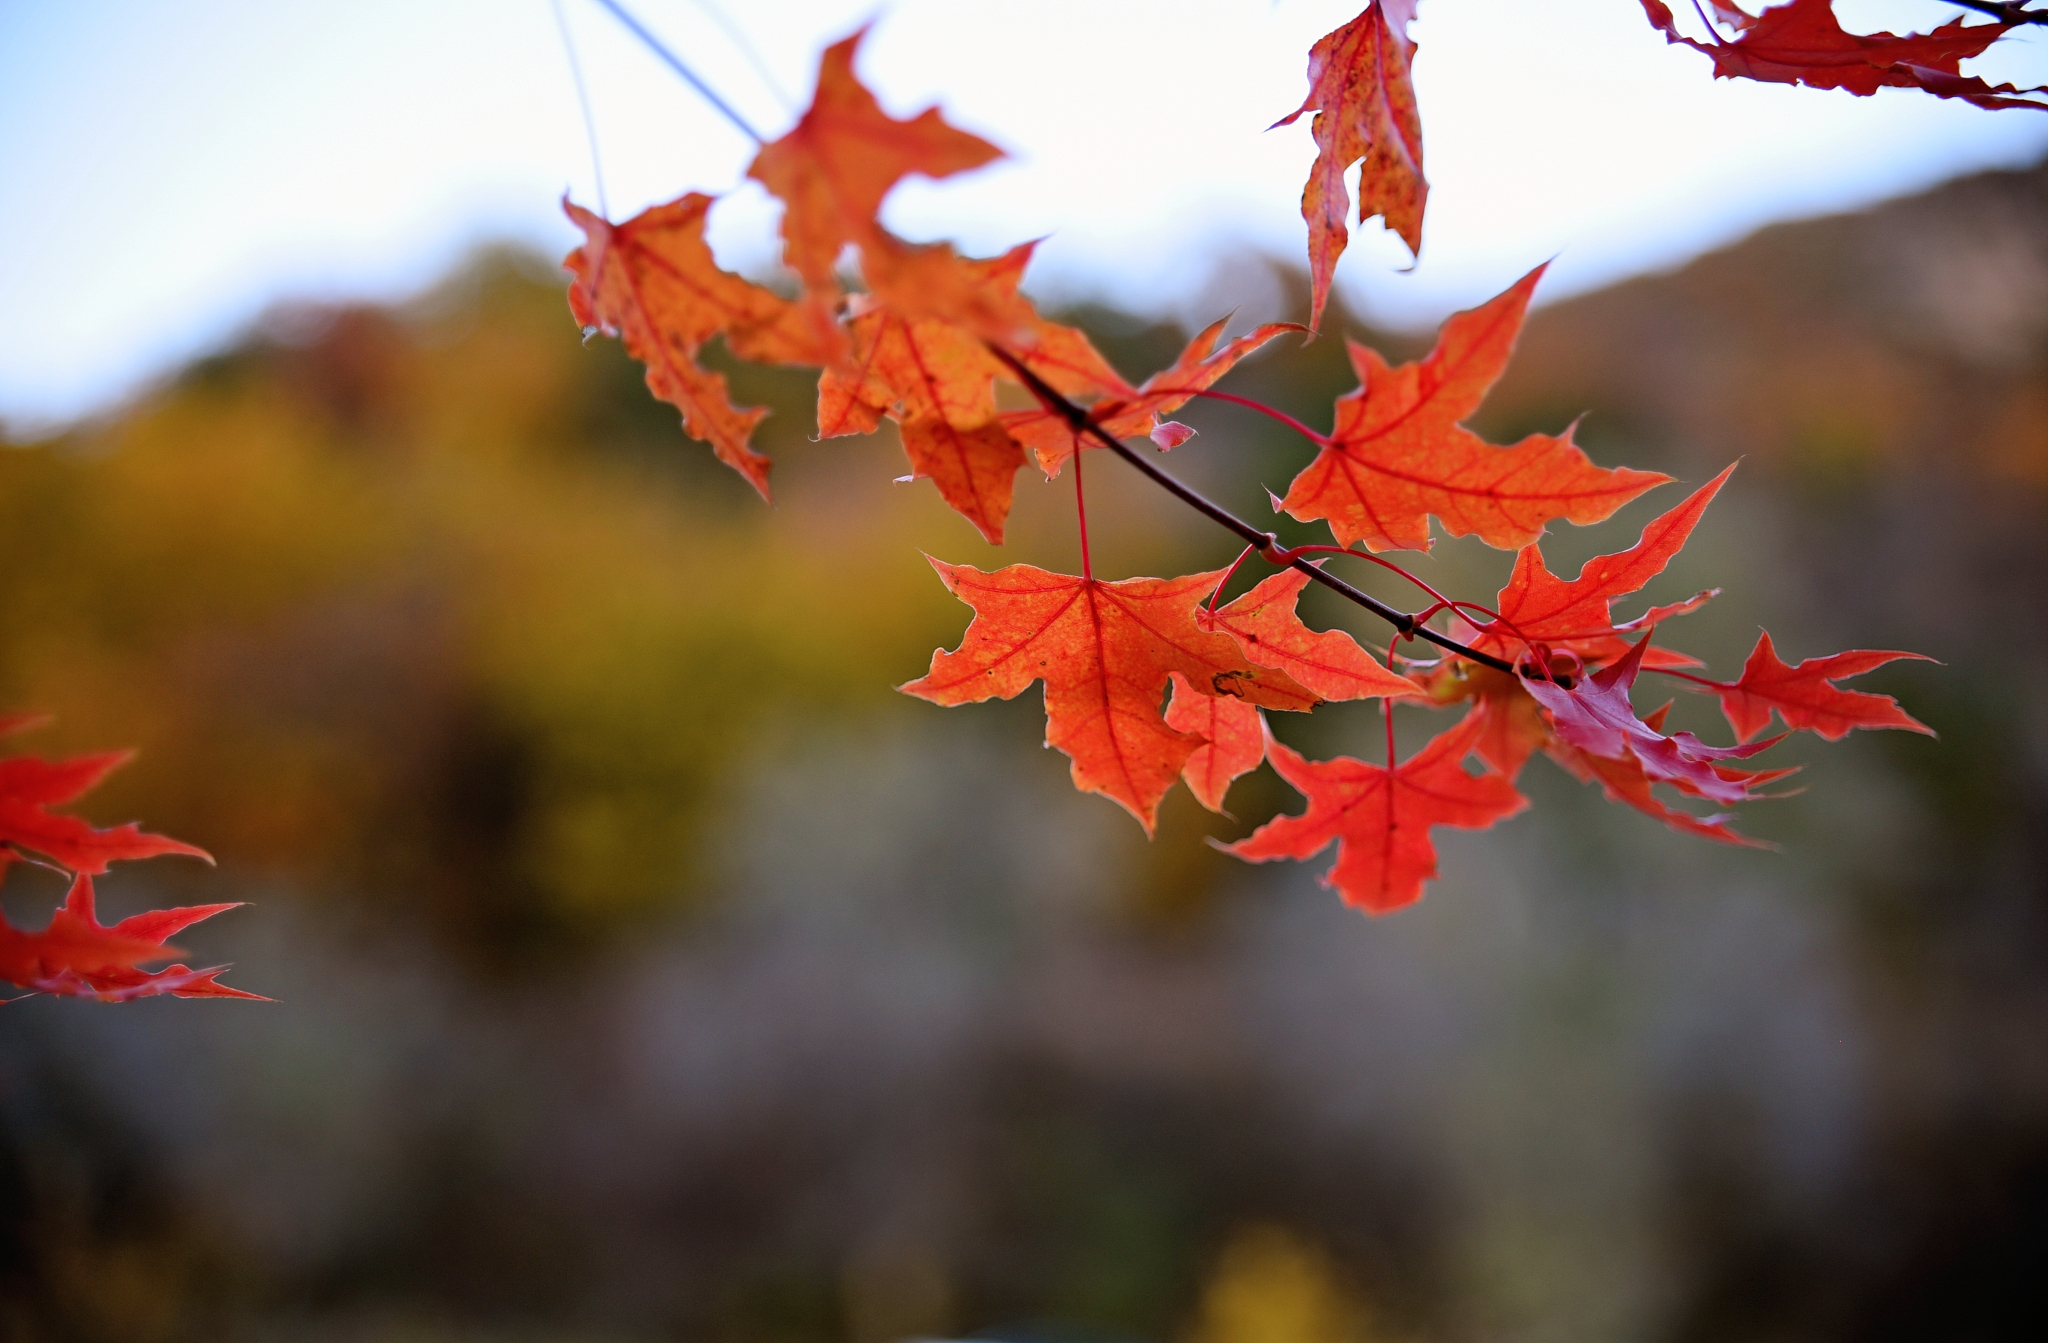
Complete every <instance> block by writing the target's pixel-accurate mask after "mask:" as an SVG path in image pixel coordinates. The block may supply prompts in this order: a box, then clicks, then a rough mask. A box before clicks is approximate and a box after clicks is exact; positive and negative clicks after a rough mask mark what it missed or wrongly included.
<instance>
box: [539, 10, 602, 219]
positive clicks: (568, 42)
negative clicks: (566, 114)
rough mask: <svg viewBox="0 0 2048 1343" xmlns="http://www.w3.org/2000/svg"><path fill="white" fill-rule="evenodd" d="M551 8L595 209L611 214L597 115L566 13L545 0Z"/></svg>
mask: <svg viewBox="0 0 2048 1343" xmlns="http://www.w3.org/2000/svg"><path fill="white" fill-rule="evenodd" d="M548 5H549V7H550V8H551V9H553V10H554V11H555V30H556V31H557V32H559V33H560V34H561V35H562V51H563V53H564V54H565V55H567V56H568V58H569V78H570V80H571V81H572V82H574V84H575V85H576V106H577V107H579V108H581V109H582V111H583V134H584V135H585V136H586V137H588V139H589V140H590V176H591V178H592V181H593V183H594V185H595V186H596V187H597V212H598V213H599V214H600V215H603V216H604V217H605V218H606V219H610V218H611V217H612V210H611V206H610V205H608V204H606V202H605V197H604V161H603V160H602V159H601V158H600V157H599V155H598V152H597V118H596V117H595V116H592V115H591V111H590V90H589V87H588V86H587V85H585V84H584V82H583V62H581V61H579V60H577V59H576V39H575V38H574V37H573V36H571V34H570V32H569V16H568V15H567V14H564V13H563V12H562V0H548Z"/></svg>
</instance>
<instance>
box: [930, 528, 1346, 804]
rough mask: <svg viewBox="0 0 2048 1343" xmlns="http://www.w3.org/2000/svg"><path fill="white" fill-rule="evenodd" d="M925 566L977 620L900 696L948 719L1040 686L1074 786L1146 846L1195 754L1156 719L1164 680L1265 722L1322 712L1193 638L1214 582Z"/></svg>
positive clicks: (1274, 677) (1237, 658)
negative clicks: (1274, 712)
mask: <svg viewBox="0 0 2048 1343" xmlns="http://www.w3.org/2000/svg"><path fill="white" fill-rule="evenodd" d="M931 563H932V567H933V568H934V569H936V570H937V571H938V574H939V577H940V579H941V580H943V581H944V582H945V584H946V587H947V588H948V590H950V591H951V592H952V593H953V595H954V596H956V597H958V598H960V600H961V601H963V602H966V603H967V604H968V605H969V606H971V607H973V608H974V619H973V621H972V622H971V623H970V624H969V625H968V627H967V633H966V635H965V636H964V637H963V638H962V639H961V641H960V647H959V648H957V649H955V650H954V651H952V652H950V653H949V652H946V651H945V650H943V649H941V650H938V651H937V652H934V653H933V654H932V666H931V671H930V672H929V673H927V674H926V675H925V676H922V677H920V678H919V679H917V680H915V681H911V682H908V683H907V684H904V685H901V686H898V687H897V689H899V690H901V691H903V692H904V693H905V694H910V695H916V696H918V697H920V698H922V699H928V700H931V701H932V702H933V703H935V704H946V705H954V704H968V703H975V702H979V701H981V700H986V699H1010V698H1013V697H1014V696H1016V695H1017V694H1019V693H1020V692H1022V691H1023V690H1024V689H1025V687H1027V686H1029V685H1030V684H1031V683H1032V682H1033V681H1038V680H1043V681H1044V682H1045V715H1046V734H1045V739H1046V743H1047V744H1048V745H1050V746H1056V747H1058V748H1059V749H1060V750H1061V751H1064V752H1065V753H1066V754H1067V756H1068V757H1069V758H1070V759H1072V761H1073V778H1074V786H1075V787H1077V788H1079V789H1081V790H1082V791H1083V792H1090V793H1102V794H1105V795H1106V796H1108V797H1111V798H1114V799H1115V800H1116V801H1117V802H1119V803H1121V804H1122V805H1123V806H1124V807H1125V809H1127V810H1128V811H1129V812H1130V813H1131V814H1132V815H1133V816H1135V817H1137V818H1138V820H1139V822H1140V823H1141V824H1143V825H1144V827H1145V831H1146V833H1147V834H1150V833H1151V831H1152V827H1153V820H1154V818H1155V816H1156V815H1157V813H1158V809H1159V799H1160V798H1162V797H1164V796H1165V795H1166V791H1167V790H1168V789H1169V788H1171V787H1172V786H1173V781H1174V780H1175V779H1176V778H1177V777H1179V775H1180V772H1181V769H1182V767H1183V766H1184V765H1185V764H1186V763H1187V759H1188V757H1189V756H1190V755H1191V754H1193V752H1194V751H1195V749H1196V748H1197V747H1198V746H1199V745H1200V744H1201V740H1202V739H1201V738H1199V737H1196V736H1192V735H1190V734H1188V733H1186V732H1180V731H1176V730H1175V729H1173V728H1171V727H1169V726H1167V724H1166V720H1165V718H1164V716H1163V715H1162V714H1161V713H1160V703H1161V700H1162V699H1163V698H1164V695H1165V691H1166V685H1167V679H1168V677H1169V675H1170V674H1171V673H1173V672H1176V671H1177V672H1180V673H1181V674H1182V675H1184V676H1185V677H1187V679H1188V681H1189V683H1190V685H1191V686H1192V687H1193V688H1194V689H1195V690H1196V691H1198V692H1200V693H1202V694H1206V695H1229V696H1232V697H1234V698H1237V699H1241V700H1244V701H1246V702H1247V703H1250V704H1258V705H1263V706H1264V707H1266V708H1269V709H1306V708H1309V707H1311V706H1313V705H1314V704H1315V703H1316V697H1315V695H1313V694H1312V693H1310V692H1309V691H1308V690H1306V689H1304V688H1303V687H1302V686H1300V685H1299V684H1297V683H1296V682H1295V681H1293V680H1292V679H1291V678H1289V677H1287V676H1286V675H1284V674H1282V673H1280V672H1276V671H1273V670H1270V669H1268V668H1263V667H1258V666H1254V665H1253V664H1252V663H1250V662H1248V661H1246V660H1245V658H1244V657H1243V656H1242V655H1241V654H1240V653H1239V652H1238V649H1237V645H1236V643H1234V642H1233V641H1232V640H1231V639H1230V638H1229V637H1228V636H1226V635H1222V634H1216V633H1211V632H1207V631H1204V630H1201V629H1199V628H1197V627H1196V625H1195V607H1196V605H1197V604H1199V603H1200V602H1201V601H1202V599H1203V598H1205V597H1207V596H1208V595H1209V594H1210V593H1211V592H1213V591H1214V590H1215V588H1216V584H1217V583H1218V582H1220V581H1221V580H1222V577H1223V571H1222V570H1220V569H1219V570H1215V571H1212V572H1210V573H1202V574H1191V575H1189V576H1187V577H1185V578H1166V579H1160V578H1127V579H1123V580H1121V581H1118V582H1104V581H1102V580H1100V579H1094V578H1081V577H1076V576H1074V575H1071V574H1055V573H1048V572H1047V571H1045V570H1044V569H1039V568H1035V567H1034V566H1032V565H1028V564H1016V565H1011V566H1010V567H1009V568H1007V569H999V570H997V571H995V572H994V573H986V572H983V571H982V570H980V569H976V568H973V567H971V566H969V565H953V564H946V563H944V562H942V561H939V560H933V561H932V562H931Z"/></svg>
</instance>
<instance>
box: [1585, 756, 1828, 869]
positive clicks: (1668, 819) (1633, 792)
mask: <svg viewBox="0 0 2048 1343" xmlns="http://www.w3.org/2000/svg"><path fill="white" fill-rule="evenodd" d="M1547 753H1548V754H1549V756H1550V758H1551V759H1553V760H1555V761H1556V762H1557V763H1558V764H1559V765H1561V766H1563V767H1564V770H1565V772H1566V773H1568V774H1570V775H1571V776H1572V777H1573V778H1575V779H1577V780H1578V781H1579V782H1580V783H1597V784H1599V785H1600V790H1601V792H1603V793H1605V794H1606V795H1607V800H1608V801H1609V802H1619V803H1621V804H1622V805H1623V806H1628V807H1634V808H1635V809H1636V810H1637V811H1639V812H1641V813H1643V814H1644V815H1645V816H1651V817H1654V818H1656V819H1657V820H1660V821H1662V822H1663V823H1664V824H1665V825H1667V826H1669V827H1671V828H1672V829H1673V830H1676V831H1679V832H1680V833H1681V834H1687V835H1698V836H1699V837H1700V838H1702V839H1711V840H1715V841H1717V842H1719V843H1722V844H1738V845H1742V846H1745V847H1747V848H1755V849H1761V848H1769V847H1770V845H1768V844H1766V843H1764V841H1762V840H1759V839H1752V838H1750V837H1749V836H1748V835H1744V834H1740V833H1738V832H1737V831H1735V830H1732V829H1730V828H1729V825H1728V823H1729V822H1730V821H1731V820H1733V819H1734V817H1733V816H1731V815H1729V814H1728V813H1725V812H1723V813H1718V814H1716V815H1713V816H1694V815H1692V814H1691V813H1690V812H1684V811H1680V810H1678V809H1677V808H1676V807H1670V806H1666V805H1665V803H1664V801H1663V800H1662V799H1661V798H1659V797H1658V796H1657V795H1656V794H1655V793H1654V792H1652V791H1651V786H1652V785H1653V784H1655V783H1656V782H1657V780H1655V779H1652V778H1651V777H1650V776H1649V775H1648V774H1647V773H1645V772H1644V770H1643V765H1642V762H1641V761H1640V760H1638V759H1636V757H1635V756H1633V755H1627V754H1624V755H1623V756H1621V757H1620V758H1619V759H1609V758H1607V757H1606V756H1598V755H1594V754H1593V753H1592V752H1590V751H1584V750H1581V749H1579V748H1578V747H1576V746H1572V745H1570V744H1568V743H1565V742H1555V741H1554V742H1552V743H1550V745H1549V747H1548V750H1547ZM1789 772H1790V771H1787V770H1768V771H1761V772H1759V773H1756V774H1751V775H1748V776H1747V777H1746V780H1745V782H1746V786H1747V787H1748V788H1750V789H1751V790H1754V789H1755V787H1756V786H1757V784H1759V783H1761V782H1766V781H1768V780H1769V779H1775V778H1783V777H1784V776H1785V774H1787V773H1789ZM1752 795H1753V794H1752Z"/></svg>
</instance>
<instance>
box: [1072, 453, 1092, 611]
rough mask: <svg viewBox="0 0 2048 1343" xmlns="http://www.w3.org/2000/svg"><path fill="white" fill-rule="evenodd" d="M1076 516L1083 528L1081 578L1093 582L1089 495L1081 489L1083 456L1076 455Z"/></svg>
mask: <svg viewBox="0 0 2048 1343" xmlns="http://www.w3.org/2000/svg"><path fill="white" fill-rule="evenodd" d="M1074 516H1075V519H1076V520H1077V521H1078V522H1079V523H1080V526H1081V577H1083V578H1086V579H1088V580H1090V581H1093V580H1094V578H1095V565H1094V563H1093V562H1092V561H1090V560H1089V558H1088V495H1087V493H1086V492H1085V491H1083V490H1082V488H1081V454H1080V453H1078V452H1077V453H1075V454H1074Z"/></svg>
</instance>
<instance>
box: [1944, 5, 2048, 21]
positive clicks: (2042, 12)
mask: <svg viewBox="0 0 2048 1343" xmlns="http://www.w3.org/2000/svg"><path fill="white" fill-rule="evenodd" d="M1948 3H1949V4H1952V5H1959V6H1961V7H1962V8H1964V9H1974V10H1976V11H1977V12H1978V13H1979V14H1989V15H1990V16H1991V17H1992V18H1994V19H2003V20H2004V21H2005V22H2007V23H2038V24H2041V25H2042V26H2043V27H2048V9H2025V8H2022V7H2021V6H2020V5H2019V4H2015V3H2011V2H2010V0H1948Z"/></svg>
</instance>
